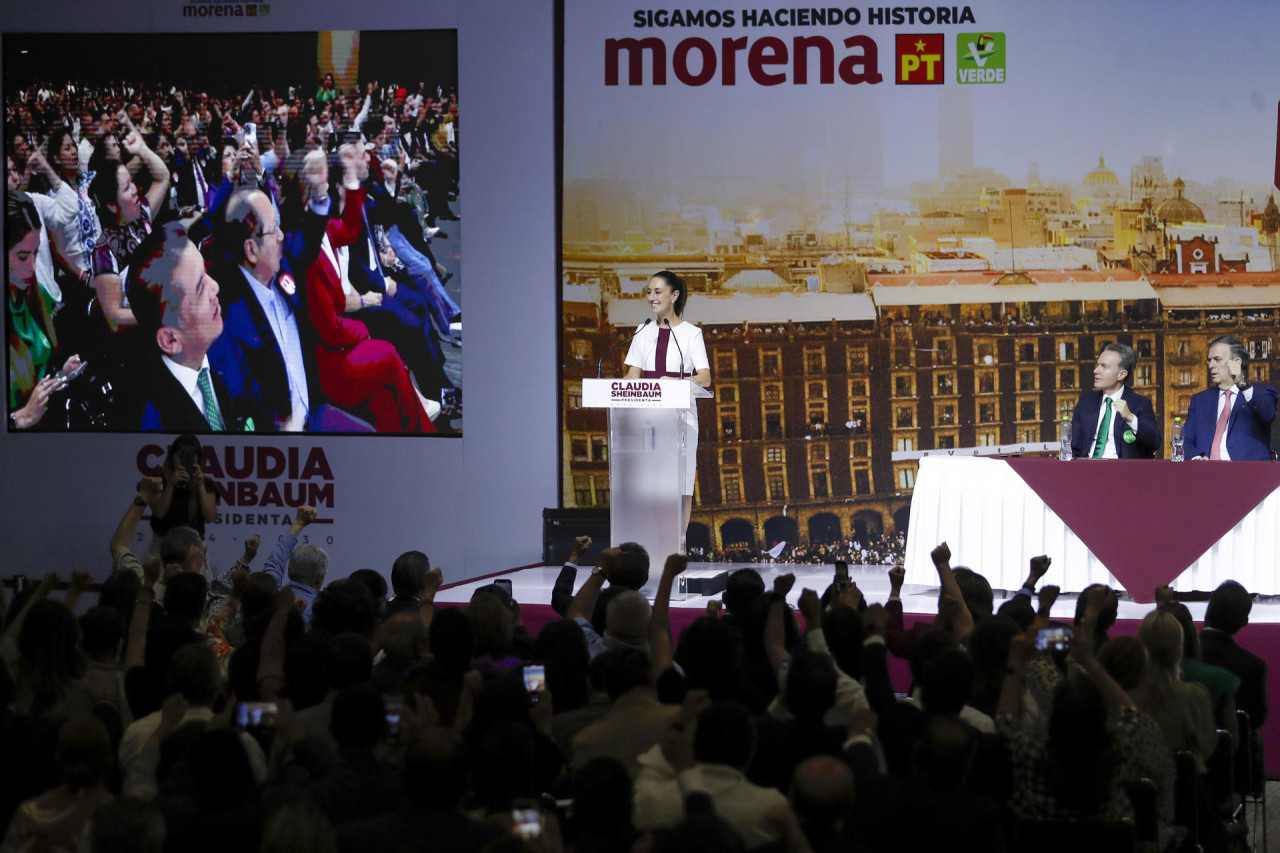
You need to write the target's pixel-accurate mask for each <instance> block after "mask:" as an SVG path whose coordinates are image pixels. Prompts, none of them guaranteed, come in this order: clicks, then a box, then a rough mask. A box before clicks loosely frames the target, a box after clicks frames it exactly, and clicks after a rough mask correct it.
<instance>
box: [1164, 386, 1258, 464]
mask: <svg viewBox="0 0 1280 853" xmlns="http://www.w3.org/2000/svg"><path fill="white" fill-rule="evenodd" d="M1252 387H1253V395H1252V397H1253V399H1251V400H1246V399H1245V398H1244V397H1245V395H1244V394H1243V393H1239V392H1238V391H1237V393H1235V394H1232V395H1231V418H1230V420H1228V421H1227V453H1228V454H1230V456H1231V458H1232V459H1254V460H1262V461H1269V460H1270V459H1271V422H1272V421H1274V420H1275V419H1276V399H1277V395H1276V389H1275V388H1273V387H1271V386H1270V385H1254V386H1252ZM1221 393H1222V392H1221V391H1220V390H1219V389H1217V388H1210V389H1208V390H1206V391H1201V392H1200V393H1199V394H1196V395H1195V396H1194V397H1192V398H1191V405H1190V406H1188V407H1187V429H1186V431H1185V432H1184V433H1183V436H1184V439H1183V440H1184V445H1183V446H1184V453H1185V454H1186V457H1187V458H1188V459H1194V458H1195V457H1197V456H1208V455H1209V452H1210V451H1211V450H1212V449H1213V434H1214V432H1215V431H1216V430H1217V426H1218V395H1219V394H1221Z"/></svg>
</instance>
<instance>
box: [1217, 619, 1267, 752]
mask: <svg viewBox="0 0 1280 853" xmlns="http://www.w3.org/2000/svg"><path fill="white" fill-rule="evenodd" d="M1200 657H1201V658H1202V659H1203V660H1204V662H1205V663H1211V664H1213V665H1214V666H1220V667H1222V668H1223V669H1225V670H1227V671H1228V672H1231V673H1233V674H1234V675H1236V676H1237V677H1239V679H1240V689H1239V690H1238V691H1237V692H1236V707H1237V708H1239V709H1240V710H1242V711H1244V712H1245V713H1247V714H1248V715H1249V722H1251V723H1252V724H1253V727H1254V729H1255V730H1256V729H1259V728H1261V727H1262V724H1263V723H1265V722H1266V721H1267V711H1268V710H1269V705H1268V704H1267V662H1266V661H1265V660H1263V659H1262V658H1260V657H1258V656H1257V655H1255V654H1254V653H1253V652H1251V651H1249V650H1248V649H1243V648H1241V647H1240V646H1239V645H1237V644H1236V641H1235V638H1234V637H1232V636H1231V635H1230V634H1228V633H1226V632H1225V631H1215V630H1213V629H1212V628H1206V629H1205V630H1203V631H1201V632H1200Z"/></svg>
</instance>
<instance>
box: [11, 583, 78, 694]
mask: <svg viewBox="0 0 1280 853" xmlns="http://www.w3.org/2000/svg"><path fill="white" fill-rule="evenodd" d="M18 652H19V654H21V655H22V669H21V674H20V677H19V678H18V683H19V684H21V683H22V682H24V681H25V682H26V683H27V684H28V685H29V686H30V688H31V707H30V708H29V709H27V710H28V712H29V713H30V714H31V715H32V716H42V715H44V714H45V713H46V712H48V711H49V709H50V708H52V707H53V706H54V705H55V704H57V702H58V699H59V698H60V697H61V696H62V692H63V690H64V689H65V688H66V686H67V685H68V684H70V683H71V682H73V681H75V680H76V679H78V678H80V676H82V675H84V657H83V656H82V655H81V654H80V626H79V625H77V624H76V617H75V615H74V614H72V612H71V611H70V610H68V609H67V606H66V605H65V604H63V603H62V602H60V601H49V600H45V601H41V602H38V603H37V604H36V605H35V606H34V607H32V608H31V609H30V610H29V611H27V618H26V621H25V622H23V624H22V631H21V633H20V634H19V635H18Z"/></svg>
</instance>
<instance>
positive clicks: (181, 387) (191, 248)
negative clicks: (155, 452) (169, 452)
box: [124, 222, 253, 433]
mask: <svg viewBox="0 0 1280 853" xmlns="http://www.w3.org/2000/svg"><path fill="white" fill-rule="evenodd" d="M136 257H137V262H136V264H135V267H136V271H133V272H131V274H130V276H129V284H128V293H129V304H130V307H131V308H132V309H133V313H134V316H136V317H137V319H138V327H139V328H140V329H141V330H142V332H143V334H144V336H145V338H146V340H144V342H143V343H144V345H145V348H146V349H147V350H149V352H147V353H146V354H145V355H144V356H142V358H143V362H142V363H141V364H139V365H138V369H137V370H136V371H134V372H132V373H131V377H133V378H136V384H134V386H133V387H132V388H128V389H125V391H124V394H125V396H126V398H127V399H130V400H131V401H132V417H129V418H128V419H127V423H128V425H130V426H132V427H133V428H135V429H142V430H160V431H163V432H197V433H198V432H206V433H207V432H249V431H252V430H253V421H252V418H250V417H247V416H244V415H241V414H240V413H239V412H238V411H237V409H236V407H235V404H234V402H233V401H232V399H231V397H230V395H229V394H228V393H227V389H226V386H225V385H224V384H223V383H222V381H221V380H220V379H218V377H216V376H215V375H214V374H213V371H212V370H211V369H210V367H209V356H208V353H209V348H210V347H211V346H212V345H213V342H214V341H216V340H217V339H218V337H219V336H220V335H221V334H222V306H221V304H220V303H219V302H218V282H216V281H214V279H213V277H212V276H210V275H209V274H208V273H207V272H206V271H205V268H204V258H203V257H201V255H200V250H199V249H197V248H196V246H195V244H194V243H192V242H191V240H189V239H188V238H187V232H186V229H185V228H183V227H182V225H181V224H180V223H177V222H171V223H169V224H167V225H165V226H164V227H163V228H157V229H156V230H155V231H153V232H152V233H151V234H150V235H148V237H147V239H146V240H144V241H143V243H142V244H141V245H140V246H139V247H138V252H137V255H136ZM151 342H154V348H152V346H151Z"/></svg>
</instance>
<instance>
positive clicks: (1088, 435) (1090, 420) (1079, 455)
mask: <svg viewBox="0 0 1280 853" xmlns="http://www.w3.org/2000/svg"><path fill="white" fill-rule="evenodd" d="M1120 399H1122V400H1124V401H1125V403H1127V404H1128V406H1129V411H1131V412H1133V414H1134V417H1136V418H1137V419H1138V428H1137V430H1135V431H1134V435H1135V438H1136V441H1134V442H1133V443H1132V444H1130V443H1128V442H1127V441H1125V440H1124V434H1125V431H1126V430H1128V429H1129V424H1128V423H1127V422H1126V421H1125V420H1124V418H1121V417H1117V416H1116V415H1115V414H1114V413H1112V416H1111V438H1110V439H1109V440H1110V441H1113V442H1115V447H1116V456H1118V457H1120V458H1121V459H1150V458H1152V457H1154V456H1159V455H1160V424H1159V422H1157V421H1156V413H1155V409H1153V408H1152V407H1151V401H1150V400H1148V399H1147V398H1146V397H1144V396H1142V395H1141V394H1139V393H1138V392H1137V391H1134V390H1133V389H1132V388H1129V387H1128V386H1126V387H1125V389H1124V391H1123V392H1121V394H1120ZM1101 407H1102V392H1101V391H1090V392H1089V393H1088V394H1085V395H1084V396H1083V397H1081V398H1080V401H1079V402H1078V403H1076V408H1075V410H1074V411H1073V412H1072V413H1071V455H1072V456H1073V457H1074V458H1076V459H1083V458H1085V457H1086V456H1088V454H1089V451H1090V450H1091V449H1092V445H1093V434H1094V433H1096V432H1097V431H1098V414H1099V409H1100V408H1101Z"/></svg>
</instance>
